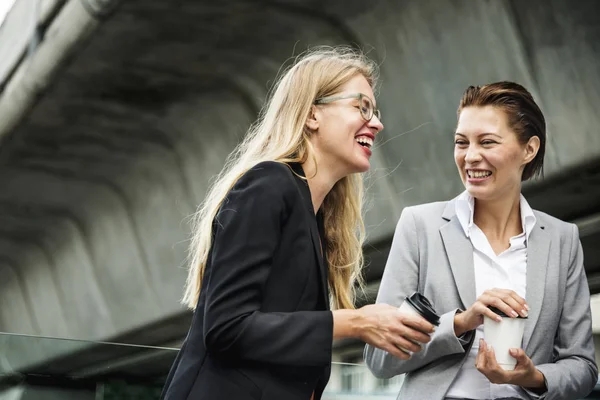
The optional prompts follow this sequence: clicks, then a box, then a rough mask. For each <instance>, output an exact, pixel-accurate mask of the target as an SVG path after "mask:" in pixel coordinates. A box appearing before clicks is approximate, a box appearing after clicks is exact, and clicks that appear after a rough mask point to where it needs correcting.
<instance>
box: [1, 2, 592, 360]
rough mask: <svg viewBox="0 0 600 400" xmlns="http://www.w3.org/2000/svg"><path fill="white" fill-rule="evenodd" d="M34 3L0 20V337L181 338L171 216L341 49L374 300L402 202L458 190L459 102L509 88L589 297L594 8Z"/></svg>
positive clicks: (178, 257) (536, 198)
mask: <svg viewBox="0 0 600 400" xmlns="http://www.w3.org/2000/svg"><path fill="white" fill-rule="evenodd" d="M31 4H32V3H30V2H27V1H25V0H17V3H16V6H15V8H14V9H13V10H12V11H11V12H10V13H9V15H8V17H7V20H6V21H5V23H4V24H3V25H2V26H1V27H0V88H1V90H2V92H1V93H0V136H1V139H2V141H1V143H0V188H2V189H1V190H0V277H1V278H0V331H5V332H18V333H26V334H35V335H45V336H60V337H71V338H81V339H105V340H107V339H109V340H114V341H125V342H133V343H138V344H152V345H154V344H161V345H169V344H173V343H175V344H176V343H178V341H180V340H181V339H182V338H183V336H184V335H185V333H186V330H187V328H188V322H189V314H188V313H187V312H185V311H184V310H183V308H182V307H181V306H180V305H179V303H178V300H179V298H180V296H181V293H182V285H183V281H184V277H185V268H184V266H185V255H186V254H185V252H186V247H187V244H188V238H189V230H188V229H189V228H188V225H187V220H186V218H187V217H188V216H189V215H190V214H191V213H192V212H193V211H194V209H195V207H196V205H197V204H198V203H199V202H200V201H201V199H202V198H203V196H204V193H205V191H206V188H207V185H208V184H209V181H210V179H211V177H212V176H213V175H214V174H215V173H216V172H217V171H219V170H220V168H221V167H222V165H223V162H224V159H225V157H226V155H227V154H228V153H229V151H230V150H231V149H232V148H233V146H234V145H235V144H236V143H237V142H238V140H239V139H240V137H241V136H242V135H243V133H244V132H245V130H246V128H247V127H248V125H249V124H250V123H251V122H252V121H253V120H254V119H255V117H256V114H257V112H258V110H259V108H260V106H261V104H262V101H263V99H264V97H265V94H266V92H267V90H268V88H269V82H272V81H273V79H274V77H275V76H276V74H277V72H278V70H279V67H280V65H281V64H282V63H283V62H284V61H285V60H288V59H289V58H290V56H292V55H294V54H295V53H298V52H299V51H301V50H303V49H305V48H306V47H307V46H310V45H319V44H344V43H345V44H353V45H356V46H359V47H361V48H363V49H365V50H367V51H368V52H369V55H370V56H371V57H373V58H375V59H377V60H378V61H379V62H381V64H382V82H381V83H382V84H381V89H380V95H379V98H378V102H379V104H380V106H381V109H382V113H383V116H384V122H385V125H386V130H385V132H384V134H383V138H382V141H381V142H380V144H379V145H378V148H377V150H376V151H375V152H374V156H373V166H374V168H373V171H372V173H371V174H370V177H369V196H370V201H371V208H370V211H369V212H368V214H367V226H368V232H369V243H368V244H367V246H366V251H367V253H368V255H369V259H370V261H371V263H370V267H369V268H368V269H367V277H368V279H369V281H370V282H372V283H373V285H372V286H371V288H372V289H376V285H377V281H378V279H379V277H380V276H381V271H382V268H383V265H384V262H385V258H386V256H387V250H388V246H389V243H390V241H391V237H392V234H393V230H394V227H395V223H396V221H397V218H398V217H399V215H400V212H401V210H402V209H403V207H405V206H408V205H413V204H417V203H422V202H428V201H435V200H442V199H448V198H451V197H453V196H455V195H456V194H458V193H459V192H460V191H461V190H462V185H461V183H460V180H459V179H458V176H457V173H456V171H455V167H454V165H453V158H452V131H453V128H454V124H455V118H456V117H455V110H456V107H457V102H458V99H459V97H460V95H461V94H462V91H463V90H464V88H465V87H466V86H468V85H470V84H480V83H486V82H490V81H496V80H502V79H508V80H515V81H518V82H520V83H522V84H523V85H525V86H526V87H528V88H530V89H531V91H532V92H533V94H534V96H535V97H536V98H537V99H538V100H539V103H540V105H541V107H542V109H543V110H544V112H545V114H546V117H547V120H548V124H549V141H548V149H547V157H546V177H545V179H544V180H543V181H539V182H535V183H533V184H531V185H528V186H527V187H526V192H527V193H526V194H527V196H528V199H529V200H530V202H531V204H532V205H533V206H534V207H535V208H538V209H541V210H544V211H547V212H549V213H551V214H553V215H555V216H557V217H560V218H563V219H565V220H569V221H574V222H576V223H577V224H578V225H579V226H580V230H581V235H582V242H583V244H584V249H585V255H586V269H587V272H588V276H589V281H590V287H591V288H592V290H593V291H594V292H599V291H600V250H599V246H598V245H597V244H598V242H599V239H600V133H599V132H598V126H600V113H598V112H597V108H598V104H600V74H599V73H598V72H599V71H600V28H599V26H600V3H598V2H597V1H594V0H580V1H577V2H568V1H567V0H549V1H548V0H547V1H541V0H536V1H529V2H519V1H516V0H514V1H508V0H504V1H494V2H489V1H488V2H484V1H478V2H466V1H448V2H438V1H436V0H426V1H424V0H408V1H403V2H398V1H391V0H389V1H384V0H379V1H374V2H367V3H365V2H359V1H354V0H345V1H335V2H318V1H316V0H287V1H283V0H281V1H274V0H264V1H253V0H252V1H251V0H221V1H219V2H197V1H191V0H188V1H185V0H178V1H170V2H164V1H149V0H127V1H122V2H118V1H110V0H104V1H102V0H67V1H65V0H62V1H61V0H45V1H40V2H38V3H37V4H38V6H37V7H34V8H32V7H31ZM32 21H35V24H32V23H31V22H32ZM47 356H48V357H49V356H50V355H47ZM40 357H42V358H44V357H46V356H43V355H40Z"/></svg>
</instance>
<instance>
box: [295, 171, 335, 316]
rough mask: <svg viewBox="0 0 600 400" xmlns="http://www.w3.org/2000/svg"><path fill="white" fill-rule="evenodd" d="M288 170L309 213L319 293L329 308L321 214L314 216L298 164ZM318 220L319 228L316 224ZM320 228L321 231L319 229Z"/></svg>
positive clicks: (305, 181) (306, 185)
mask: <svg viewBox="0 0 600 400" xmlns="http://www.w3.org/2000/svg"><path fill="white" fill-rule="evenodd" d="M289 166H290V168H291V169H292V171H293V172H294V178H295V179H296V185H297V186H298V189H299V191H300V195H301V196H302V198H303V199H304V205H305V207H306V211H307V212H308V213H309V214H308V216H307V220H308V224H309V226H310V236H311V239H312V243H313V249H314V251H315V256H316V257H317V260H318V263H319V275H320V278H321V279H320V280H321V288H322V290H321V292H322V294H323V300H324V302H325V303H324V304H326V305H327V308H329V290H328V278H327V277H328V271H327V266H326V262H325V237H324V235H320V234H319V230H321V231H322V232H324V226H322V224H323V219H322V213H321V212H320V211H319V214H318V215H317V216H315V211H314V207H313V203H312V197H311V195H310V188H309V187H308V181H307V180H306V179H305V176H306V175H305V174H304V170H303V169H302V166H301V165H300V164H299V163H291V164H289ZM318 220H319V222H320V225H321V227H319V225H318V224H317V221H318ZM319 228H321V229H319Z"/></svg>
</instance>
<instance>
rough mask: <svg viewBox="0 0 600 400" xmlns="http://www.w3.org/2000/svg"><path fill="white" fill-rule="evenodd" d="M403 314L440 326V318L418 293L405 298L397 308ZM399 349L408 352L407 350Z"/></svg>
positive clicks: (426, 300) (425, 298)
mask: <svg viewBox="0 0 600 400" xmlns="http://www.w3.org/2000/svg"><path fill="white" fill-rule="evenodd" d="M398 311H400V312H401V313H403V314H412V315H417V316H419V317H423V318H425V319H426V320H427V321H429V322H430V323H431V324H433V325H435V326H439V325H440V317H439V315H437V314H436V312H435V309H434V308H433V305H432V304H431V302H430V301H429V300H428V299H427V297H425V296H423V295H422V294H421V293H419V292H415V293H413V294H412V295H410V296H408V297H406V298H405V299H404V302H403V303H402V305H401V306H400V307H399V308H398ZM400 349H402V350H404V351H406V352H408V351H409V350H406V349H403V348H402V347H400Z"/></svg>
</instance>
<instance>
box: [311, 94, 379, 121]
mask: <svg viewBox="0 0 600 400" xmlns="http://www.w3.org/2000/svg"><path fill="white" fill-rule="evenodd" d="M363 98H367V99H368V100H369V101H370V102H371V106H372V107H371V115H370V116H367V115H365V114H364V113H363V110H362V107H359V111H360V115H361V117H362V118H363V119H364V120H365V121H367V122H369V121H371V120H372V119H373V116H376V117H377V119H378V120H379V121H381V111H380V110H379V108H377V107H375V103H374V102H373V100H372V99H371V98H370V97H369V96H367V95H366V94H362V93H352V94H345V95H341V96H328V97H321V98H320V99H317V100H315V104H329V103H333V102H334V101H338V100H346V99H357V100H358V101H362V99H363Z"/></svg>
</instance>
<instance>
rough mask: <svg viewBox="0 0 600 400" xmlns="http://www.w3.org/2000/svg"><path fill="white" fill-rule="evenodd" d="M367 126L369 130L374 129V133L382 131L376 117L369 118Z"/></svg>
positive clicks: (381, 126)
mask: <svg viewBox="0 0 600 400" xmlns="http://www.w3.org/2000/svg"><path fill="white" fill-rule="evenodd" d="M367 126H368V127H369V128H371V129H375V131H376V132H375V133H379V132H381V131H382V130H383V124H382V123H381V121H380V120H379V118H377V116H376V115H373V118H371V120H370V121H369V123H368V124H367Z"/></svg>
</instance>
